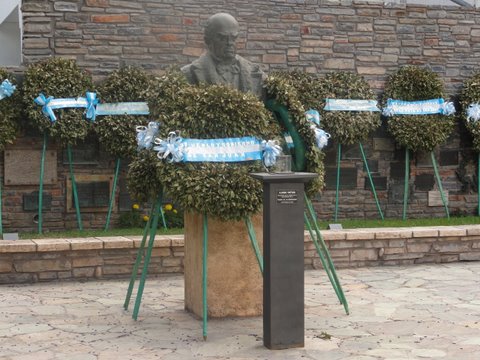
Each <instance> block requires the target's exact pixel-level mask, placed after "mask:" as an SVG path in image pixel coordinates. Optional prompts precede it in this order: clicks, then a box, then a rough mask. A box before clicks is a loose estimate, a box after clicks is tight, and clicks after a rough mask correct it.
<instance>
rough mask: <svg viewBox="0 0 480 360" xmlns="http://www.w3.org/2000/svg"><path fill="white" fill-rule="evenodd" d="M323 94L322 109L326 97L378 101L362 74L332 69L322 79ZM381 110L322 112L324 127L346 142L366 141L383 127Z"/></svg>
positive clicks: (337, 138) (339, 140) (349, 143)
mask: <svg viewBox="0 0 480 360" xmlns="http://www.w3.org/2000/svg"><path fill="white" fill-rule="evenodd" d="M319 82H320V84H321V87H322V97H320V98H319V100H320V103H319V105H318V108H319V109H323V108H324V106H325V99H351V100H374V99H375V98H376V95H375V93H374V92H373V90H372V89H371V88H370V85H369V84H368V83H367V82H366V81H365V79H364V78H363V77H362V76H359V75H357V74H354V73H349V72H332V73H328V74H326V75H325V76H324V77H323V78H321V79H320V80H319ZM380 114H381V113H380V112H370V111H321V115H322V120H321V123H322V126H323V127H324V129H325V131H327V132H328V133H329V134H330V135H331V136H332V138H333V139H335V140H336V141H338V142H339V143H340V144H342V145H352V144H357V143H359V142H362V141H365V140H366V139H367V138H368V135H369V134H370V132H372V131H374V130H375V129H376V128H377V127H379V126H380Z"/></svg>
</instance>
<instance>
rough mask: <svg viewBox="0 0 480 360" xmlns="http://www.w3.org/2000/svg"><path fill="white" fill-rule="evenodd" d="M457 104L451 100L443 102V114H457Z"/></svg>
mask: <svg viewBox="0 0 480 360" xmlns="http://www.w3.org/2000/svg"><path fill="white" fill-rule="evenodd" d="M455 111H456V110H455V105H454V104H453V102H451V101H447V102H444V103H443V104H442V114H443V115H447V116H450V115H453V114H455Z"/></svg>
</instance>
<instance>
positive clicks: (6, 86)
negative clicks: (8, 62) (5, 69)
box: [0, 79, 17, 100]
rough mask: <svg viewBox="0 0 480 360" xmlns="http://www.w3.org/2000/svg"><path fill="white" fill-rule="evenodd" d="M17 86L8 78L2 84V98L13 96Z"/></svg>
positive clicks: (0, 88)
mask: <svg viewBox="0 0 480 360" xmlns="http://www.w3.org/2000/svg"><path fill="white" fill-rule="evenodd" d="M16 88H17V87H16V86H15V85H13V84H12V83H11V82H10V80H8V79H6V80H4V81H3V82H2V84H1V85H0V100H3V99H5V98H6V97H10V96H12V94H13V93H14V92H15V89H16Z"/></svg>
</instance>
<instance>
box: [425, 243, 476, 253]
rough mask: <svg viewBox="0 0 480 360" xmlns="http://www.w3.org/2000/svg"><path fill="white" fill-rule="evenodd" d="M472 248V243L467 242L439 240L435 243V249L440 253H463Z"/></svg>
mask: <svg viewBox="0 0 480 360" xmlns="http://www.w3.org/2000/svg"><path fill="white" fill-rule="evenodd" d="M470 248H471V246H470V244H469V243H465V242H438V243H435V244H433V250H435V251H438V252H440V253H448V252H450V253H461V252H467V251H469V250H470Z"/></svg>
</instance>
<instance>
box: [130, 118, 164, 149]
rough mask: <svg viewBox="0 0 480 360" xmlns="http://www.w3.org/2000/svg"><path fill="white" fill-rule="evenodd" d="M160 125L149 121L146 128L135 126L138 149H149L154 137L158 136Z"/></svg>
mask: <svg viewBox="0 0 480 360" xmlns="http://www.w3.org/2000/svg"><path fill="white" fill-rule="evenodd" d="M159 128H160V124H159V123H157V122H155V121H151V122H149V123H148V125H147V126H137V127H136V128H135V130H136V131H137V144H138V149H139V150H140V149H147V150H148V149H151V148H152V145H153V142H154V140H155V137H156V136H157V134H158V130H159Z"/></svg>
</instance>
